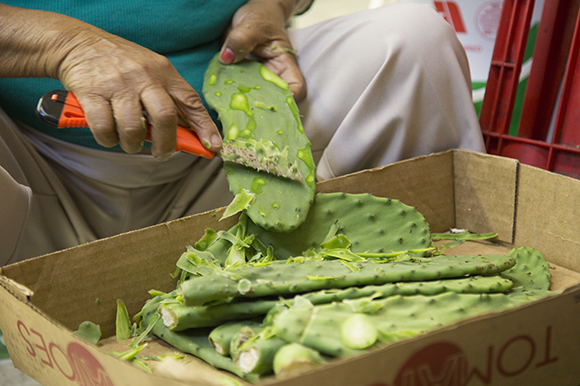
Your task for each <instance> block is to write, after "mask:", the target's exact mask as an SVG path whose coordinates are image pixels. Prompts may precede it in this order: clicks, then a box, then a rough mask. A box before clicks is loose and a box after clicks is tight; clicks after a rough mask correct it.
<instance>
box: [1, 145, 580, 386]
mask: <svg viewBox="0 0 580 386" xmlns="http://www.w3.org/2000/svg"><path fill="white" fill-rule="evenodd" d="M318 189H319V191H324V192H333V191H343V192H349V193H363V192H368V193H371V194H374V195H377V196H383V197H390V198H397V199H400V200H402V201H403V202H405V203H407V204H409V205H413V206H415V207H417V209H418V210H419V211H421V212H422V213H423V214H424V215H425V217H426V218H427V221H428V222H429V223H430V224H431V228H432V231H433V232H444V231H447V230H449V229H450V228H452V227H455V228H466V229H469V230H471V231H474V232H479V233H483V232H491V231H494V232H497V233H498V235H499V236H498V245H497V246H496V245H486V244H484V243H475V244H470V245H472V247H471V248H473V245H475V248H476V249H478V248H479V249H485V248H499V249H503V250H509V249H510V248H512V247H514V246H516V247H517V246H530V247H534V248H536V249H538V250H540V251H541V252H543V254H544V256H545V257H546V259H547V260H548V261H549V262H550V264H551V266H552V267H553V270H552V274H553V283H552V284H553V285H552V289H554V290H561V291H562V292H561V293H560V294H558V295H555V296H552V297H548V298H545V299H542V300H540V301H537V302H533V303H530V304H528V305H525V306H522V307H519V308H516V309H511V310H508V311H505V312H501V313H495V314H488V315H483V316H480V317H477V318H473V319H470V320H466V321H463V322H461V323H458V324H455V325H452V326H448V327H446V328H442V329H440V330H437V331H433V332H431V333H428V334H425V335H421V336H418V337H415V338H413V339H409V340H406V341H402V342H399V343H396V344H393V345H390V346H387V347H383V348H379V349H377V350H373V351H372V352H370V353H367V354H364V355H361V356H358V357H355V358H349V359H344V360H334V361H331V362H330V363H329V364H327V365H324V366H321V367H320V368H318V369H316V370H314V371H311V372H309V373H306V374H303V375H301V376H299V377H295V378H291V379H286V380H276V379H274V378H270V379H266V380H265V381H264V382H265V383H267V384H272V385H280V386H282V385H284V386H287V385H288V386H290V385H301V386H308V385H312V386H314V385H316V386H321V385H350V386H412V385H413V386H423V385H449V386H452V385H457V386H479V385H518V386H520V385H527V386H530V385H543V386H545V385H558V386H567V385H571V386H578V384H579V383H580V366H578V363H579V361H580V328H578V321H579V320H580V285H579V283H580V255H579V253H578V252H579V251H580V221H578V218H579V215H580V202H579V201H578V200H577V198H578V197H580V181H578V180H574V179H570V178H568V177H564V176H559V175H556V174H552V173H549V172H546V171H543V170H540V169H535V168H532V167H528V166H525V165H521V164H519V163H518V162H517V161H516V160H512V159H506V158H499V157H493V156H488V155H484V154H479V153H473V152H468V151H461V150H455V151H449V152H445V153H439V154H434V155H430V156H426V157H420V158H416V159H412V160H408V161H403V162H399V163H396V164H393V165H390V166H387V167H383V168H380V169H375V170H370V171H364V172H360V173H356V174H353V175H350V176H347V177H342V178H337V179H333V180H329V181H326V182H323V183H320V184H319V185H318ZM222 210H223V209H221V210H218V211H217V213H215V212H208V213H205V214H201V215H196V216H192V217H188V218H184V219H180V220H176V221H172V222H169V223H164V224H161V225H158V226H154V227H151V228H147V229H143V230H139V231H135V232H131V233H127V234H122V235H119V236H115V237H111V238H108V239H105V240H100V241H97V242H93V243H89V244H85V245H82V246H79V247H76V248H72V249H68V250H65V251H60V252H57V253H53V254H51V255H47V256H43V257H39V258H36V259H32V260H29V261H25V262H22V263H18V264H14V265H11V266H7V267H4V268H2V269H1V270H0V327H1V329H2V331H3V332H4V337H5V340H6V344H7V346H8V349H9V352H10V355H11V357H12V359H13V360H14V363H15V366H16V367H18V368H19V369H20V370H22V371H23V372H24V373H26V374H28V375H30V376H31V377H33V378H35V379H36V380H38V381H39V382H40V383H42V384H43V385H47V386H69V385H70V386H73V385H75V386H78V385H83V386H89V385H99V386H104V385H107V386H113V385H114V386H123V385H141V386H148V385H151V386H153V385H155V386H160V385H163V386H178V385H182V386H183V385H213V384H216V385H219V384H221V385H223V384H224V382H225V381H224V380H223V378H224V377H229V376H230V375H228V374H227V373H224V372H221V371H217V370H214V369H212V368H210V367H209V366H208V365H206V364H205V363H203V362H201V361H199V360H197V359H195V358H193V357H191V358H188V359H187V360H185V361H184V362H182V363H185V364H186V365H187V366H188V367H189V368H190V369H191V371H190V372H189V375H188V376H187V377H188V378H189V379H190V380H189V381H187V382H186V381H183V380H177V379H172V378H171V377H170V375H172V374H173V375H177V373H178V369H172V370H170V371H169V372H167V371H165V372H162V371H161V370H162V369H160V371H158V372H155V373H153V374H150V373H147V372H145V371H143V370H141V369H139V368H137V367H136V366H133V365H132V364H130V363H127V362H123V361H121V360H119V359H118V358H116V357H114V356H113V355H111V354H108V353H107V352H108V351H109V350H117V351H119V347H118V346H116V344H115V343H112V342H113V340H112V339H111V338H110V337H111V336H112V335H113V334H114V330H115V302H116V299H117V298H121V299H123V300H124V301H125V303H126V304H127V306H128V308H129V312H130V314H134V313H135V312H137V311H138V310H140V308H141V307H142V305H143V303H144V302H145V301H146V300H147V299H148V298H149V295H148V293H147V291H148V290H150V289H152V288H155V289H159V290H171V289H173V288H174V285H175V283H174V281H173V279H171V277H170V276H169V273H170V272H172V271H173V268H174V264H175V262H176V260H177V258H178V257H179V256H180V254H181V253H182V251H183V250H184V248H185V246H186V245H188V244H192V243H193V242H195V241H196V240H197V239H199V238H200V237H201V236H202V234H203V232H204V229H205V228H206V227H212V228H214V229H227V228H229V227H231V226H232V225H233V224H234V222H235V220H229V219H228V220H227V221H223V222H219V221H218V219H219V217H220V214H221V211H222ZM216 214H217V215H216ZM97 299H99V301H97ZM85 320H91V321H93V322H95V323H97V324H99V325H100V326H101V328H102V331H103V336H104V337H105V338H106V339H105V341H104V344H103V343H100V344H99V346H97V347H95V346H92V345H90V344H87V343H85V342H84V341H82V340H80V339H78V338H76V337H75V336H74V335H72V333H71V331H72V330H75V329H76V328H77V327H78V325H79V323H81V322H82V321H85ZM150 346H151V350H153V351H152V353H153V354H155V350H157V351H163V350H166V351H167V350H168V351H170V352H171V351H174V350H173V349H171V348H168V347H167V346H166V345H163V344H153V343H152V344H150ZM148 348H149V347H148Z"/></svg>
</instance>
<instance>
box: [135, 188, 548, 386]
mask: <svg viewBox="0 0 580 386" xmlns="http://www.w3.org/2000/svg"><path fill="white" fill-rule="evenodd" d="M174 275H175V277H176V278H178V283H177V287H176V289H175V290H174V291H173V292H170V293H159V292H157V291H156V292H153V294H154V295H155V296H154V297H153V298H152V299H151V300H150V301H148V302H147V303H146V304H145V306H144V307H143V309H142V311H141V312H140V313H139V314H138V315H137V316H136V318H135V320H136V323H137V324H138V325H140V327H141V329H142V330H148V331H151V332H152V333H153V334H155V335H156V336H158V337H159V338H161V339H162V340H164V341H166V342H167V343H169V344H171V345H173V346H175V347H176V348H177V349H179V350H181V351H183V352H186V353H190V354H193V355H195V356H197V357H199V358H201V359H203V360H205V361H206V362H208V363H210V364H211V365H213V366H215V367H216V368H220V369H225V370H228V371H230V372H232V373H234V374H236V375H238V376H239V377H241V378H243V379H245V380H248V381H256V380H258V379H259V378H260V377H262V376H265V375H269V374H273V373H275V374H276V375H277V376H289V375H292V374H296V373H298V372H301V371H305V370H308V369H310V368H312V367H313V366H317V365H318V364H319V363H322V362H325V361H328V360H329V359H331V358H333V357H347V356H351V355H356V354H357V353H362V352H366V351H368V350H371V349H374V348H377V347H381V346H384V345H386V344H389V343H392V342H396V341H399V340H402V339H407V338H411V337H414V336H417V335H419V334H422V333H425V332H427V331H431V330H433V329H437V328H439V327H441V326H445V325H449V324H452V323H455V322H457V321H459V320H462V319H465V318H469V317H472V316H475V315H479V314H483V313H488V312H497V311H501V310H504V309H507V308H510V307H514V306H518V305H521V304H524V303H526V302H529V301H532V300H535V299H538V298H541V297H544V296H546V295H548V294H550V293H551V292H550V291H549V286H550V277H551V275H550V273H549V267H548V264H547V263H546V261H545V260H544V258H543V256H542V255H541V253H540V252H538V251H536V250H534V249H532V248H526V247H523V248H518V249H514V250H512V251H511V252H510V253H509V254H507V255H478V256H456V257H452V256H446V255H443V254H442V252H441V249H437V248H434V247H433V244H432V242H431V233H430V230H429V225H428V224H427V222H426V221H425V219H424V218H423V216H422V215H421V214H420V213H419V212H418V211H417V210H416V209H415V208H413V207H411V206H408V205H405V204H403V203H401V202H400V201H398V200H391V199H386V198H379V197H374V196H371V195H369V194H358V195H354V194H353V195H351V194H344V193H331V194H323V193H319V194H317V195H316V197H315V200H314V203H313V205H312V207H311V209H310V212H309V213H308V216H307V218H306V219H305V221H304V223H303V225H302V226H301V227H300V228H298V229H297V230H295V231H294V232H290V233H284V234H280V233H278V232H274V231H267V230H264V229H263V228H261V227H258V226H256V224H254V223H253V222H252V220H251V219H249V218H248V216H246V214H245V213H242V215H241V216H240V218H239V222H238V223H237V224H236V225H235V226H234V227H232V228H231V229H229V230H228V231H219V232H216V231H214V230H211V229H207V230H206V232H205V235H204V236H203V238H202V239H200V240H199V241H198V242H197V243H196V244H195V245H193V246H189V247H188V248H187V250H186V251H185V252H184V253H183V254H182V255H181V256H180V257H179V259H178V261H177V269H176V272H175V273H174Z"/></svg>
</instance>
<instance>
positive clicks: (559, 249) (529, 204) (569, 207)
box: [515, 165, 580, 271]
mask: <svg viewBox="0 0 580 386" xmlns="http://www.w3.org/2000/svg"><path fill="white" fill-rule="evenodd" d="M518 192H519V193H518V208H519V209H518V213H517V226H516V230H515V234H516V237H515V243H516V244H517V245H528V246H531V247H534V248H536V249H538V250H540V251H542V253H543V254H544V257H545V258H546V259H547V260H549V261H552V262H554V263H556V264H558V265H561V266H563V267H566V268H569V269H572V270H574V271H580V238H579V237H578V235H580V207H579V206H578V205H577V203H578V200H579V198H580V184H579V183H578V180H576V179H573V178H570V177H566V176H562V175H558V174H554V173H550V172H547V171H545V170H542V169H538V168H534V167H531V166H527V165H521V170H520V178H519V189H518Z"/></svg>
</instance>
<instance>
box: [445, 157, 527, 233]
mask: <svg viewBox="0 0 580 386" xmlns="http://www.w3.org/2000/svg"><path fill="white" fill-rule="evenodd" d="M453 155H454V158H453V168H454V176H455V178H454V179H455V216H456V226H457V227H458V228H461V229H468V230H470V231H471V232H475V233H489V232H496V233H497V234H498V237H497V238H498V240H500V241H505V242H509V243H511V242H513V233H514V221H515V212H516V186H517V179H518V161H516V160H513V159H509V158H499V157H494V156H489V155H484V154H480V153H475V152H469V151H454V153H453ZM498 160H501V162H498Z"/></svg>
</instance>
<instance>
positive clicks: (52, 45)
mask: <svg viewBox="0 0 580 386" xmlns="http://www.w3.org/2000/svg"><path fill="white" fill-rule="evenodd" d="M0 15H1V16H0V25H2V26H3V27H6V28H3V29H2V30H3V31H4V32H3V33H2V34H1V35H0V68H1V69H0V76H9V77H19V76H32V77H42V76H48V77H53V78H56V79H59V80H60V81H61V82H62V83H63V84H64V86H65V87H66V89H67V90H69V91H72V92H74V93H75V96H76V97H77V99H78V101H79V103H80V104H81V106H82V107H83V110H84V112H85V116H86V119H87V122H88V125H89V127H90V129H91V131H92V133H93V135H94V137H95V139H96V141H97V142H98V143H99V144H101V145H103V146H106V147H111V146H114V145H116V144H117V143H118V144H120V145H121V148H122V149H123V150H125V151H126V152H128V153H135V152H138V151H140V150H141V149H142V147H143V141H144V140H145V135H146V129H144V128H143V127H142V124H141V116H142V112H143V110H145V111H146V112H147V114H148V116H149V121H150V123H151V125H152V127H151V142H152V145H151V153H152V154H153V156H155V157H156V158H157V159H159V160H164V159H167V158H168V157H169V155H170V154H171V153H172V152H173V151H174V150H175V141H176V127H177V121H178V117H180V118H183V119H184V120H185V121H186V122H187V124H188V125H189V126H190V127H191V128H192V129H193V130H194V131H196V132H197V134H198V136H199V138H200V140H201V141H202V143H204V144H205V145H206V147H207V148H209V149H210V150H212V151H217V150H219V149H220V148H221V145H222V140H221V136H220V134H219V131H218V129H217V127H216V125H215V124H214V122H213V121H212V119H211V118H210V116H209V114H208V112H207V111H206V110H205V108H204V107H203V105H202V101H201V99H200V97H199V95H198V94H197V93H196V91H195V90H194V89H193V88H192V87H191V86H190V85H189V84H188V83H187V82H186V81H185V80H184V79H183V78H182V77H181V76H180V75H179V73H178V72H177V70H175V68H174V67H173V65H171V63H170V62H169V60H168V59H167V58H165V57H163V56H161V55H158V54H156V53H155V52H153V51H150V50H148V49H146V48H144V47H142V46H139V45H137V44H135V43H132V42H129V41H127V40H124V39H122V38H120V37H118V36H115V35H112V34H109V33H107V32H105V31H103V30H101V29H99V28H96V27H94V26H91V25H89V24H87V23H84V22H82V21H80V20H77V19H74V18H70V17H67V16H64V15H60V14H54V13H51V12H44V11H35V10H28V9H22V8H16V7H9V6H5V5H1V4H0ZM39 92H41V91H40V90H39Z"/></svg>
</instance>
